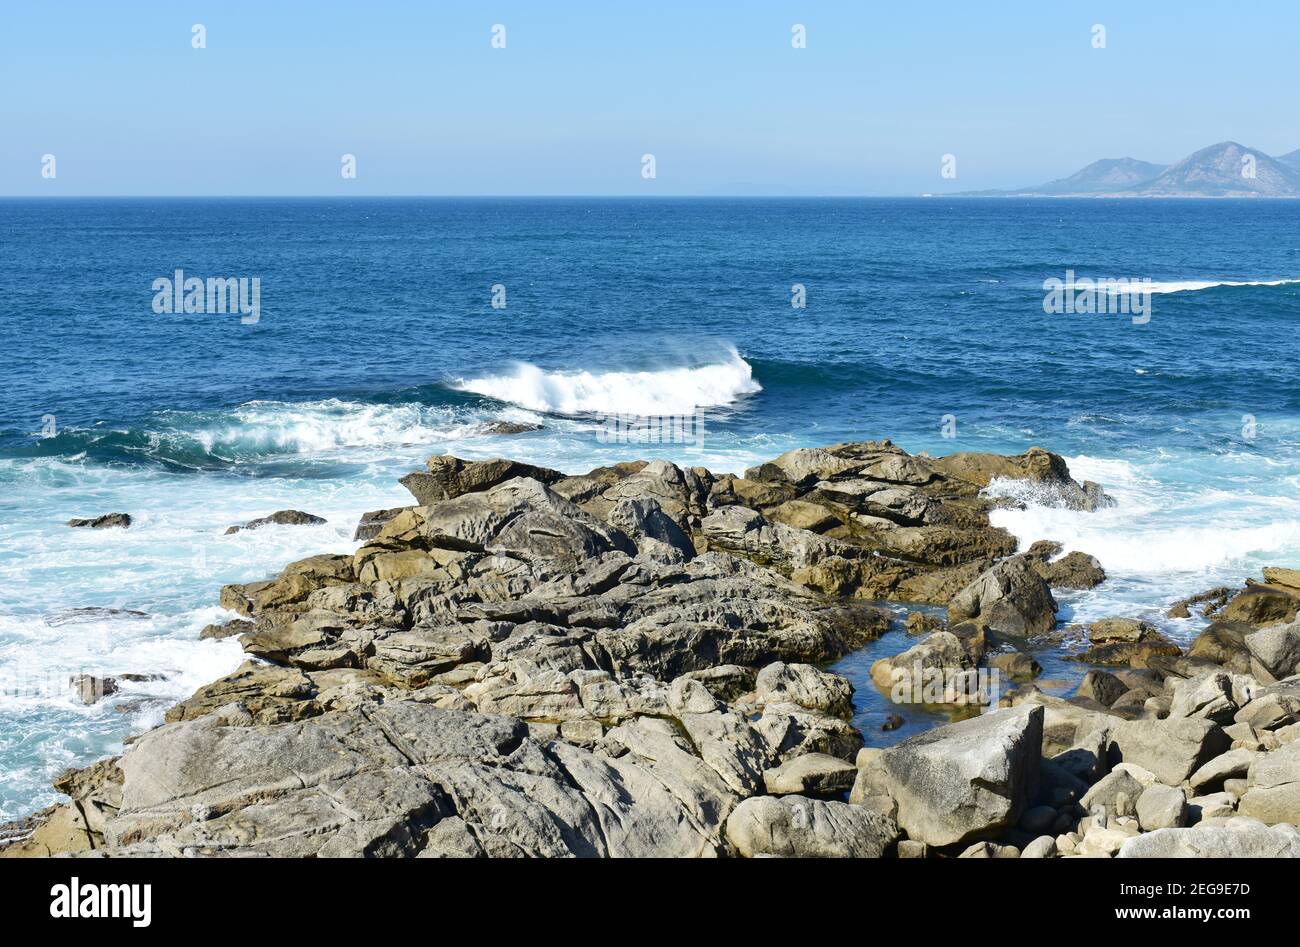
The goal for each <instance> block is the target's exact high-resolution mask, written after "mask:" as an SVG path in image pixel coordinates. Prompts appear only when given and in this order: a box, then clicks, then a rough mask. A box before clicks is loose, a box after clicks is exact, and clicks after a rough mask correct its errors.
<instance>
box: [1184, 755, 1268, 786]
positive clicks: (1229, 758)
mask: <svg viewBox="0 0 1300 947" xmlns="http://www.w3.org/2000/svg"><path fill="white" fill-rule="evenodd" d="M1257 755H1258V754H1257V753H1256V752H1255V751H1254V750H1244V749H1237V750H1229V751H1228V752H1227V753H1220V754H1219V755H1218V756H1216V757H1213V758H1212V759H1210V760H1208V761H1206V763H1205V764H1204V765H1202V766H1201V767H1199V768H1198V769H1197V770H1196V772H1194V773H1192V775H1191V776H1190V777H1189V778H1188V781H1187V782H1188V785H1190V786H1191V787H1192V789H1193V790H1194V791H1195V792H1197V793H1198V794H1207V793H1212V792H1214V791H1216V790H1218V789H1220V788H1221V787H1222V786H1223V783H1224V780H1227V779H1233V778H1235V777H1240V776H1245V775H1246V774H1247V773H1248V772H1249V771H1250V764H1251V763H1253V762H1254V761H1255V757H1256V756H1257Z"/></svg>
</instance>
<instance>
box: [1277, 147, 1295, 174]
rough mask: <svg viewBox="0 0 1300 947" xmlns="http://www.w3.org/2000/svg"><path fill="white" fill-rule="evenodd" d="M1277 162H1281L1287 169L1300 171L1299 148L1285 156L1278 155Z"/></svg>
mask: <svg viewBox="0 0 1300 947" xmlns="http://www.w3.org/2000/svg"><path fill="white" fill-rule="evenodd" d="M1277 160H1278V161H1281V162H1282V163H1283V164H1284V165H1286V166H1287V167H1291V168H1295V169H1296V170H1297V171H1300V148H1297V149H1296V150H1295V151H1293V152H1291V153H1290V154H1286V155H1278V156H1277Z"/></svg>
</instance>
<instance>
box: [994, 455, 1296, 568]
mask: <svg viewBox="0 0 1300 947" xmlns="http://www.w3.org/2000/svg"><path fill="white" fill-rule="evenodd" d="M1068 463H1069V466H1070V471H1071V473H1072V475H1073V476H1075V477H1076V478H1078V479H1081V480H1082V479H1088V480H1096V481H1098V482H1100V483H1101V484H1102V485H1103V486H1104V487H1105V489H1106V492H1107V493H1108V494H1110V495H1111V496H1112V497H1113V498H1114V499H1115V500H1116V501H1117V503H1116V505H1115V506H1112V507H1108V508H1104V509H1100V510H1097V511H1095V512H1082V511H1079V510H1074V509H1070V508H1069V507H1068V506H1066V505H1065V504H1063V503H1061V502H1057V501H1056V498H1055V497H1054V496H1052V495H1051V492H1050V491H1042V490H1041V488H1036V486H1035V485H1033V484H1027V483H1024V482H1023V481H1020V482H1014V481H1012V482H1005V483H999V484H995V485H991V487H992V489H990V490H989V491H987V492H988V495H990V496H1002V497H1006V498H1009V499H1013V500H1018V501H1020V503H1021V504H1023V506H1022V508H1020V509H1009V510H996V511H994V512H993V513H992V514H991V515H990V520H991V521H992V523H993V524H994V525H995V526H1001V527H1003V528H1005V529H1007V530H1008V531H1010V532H1011V533H1012V535H1014V536H1015V537H1016V538H1017V539H1018V540H1019V541H1020V544H1021V546H1022V548H1023V547H1026V546H1028V545H1029V544H1030V543H1032V542H1034V541H1035V540H1038V539H1053V540H1056V541H1058V542H1060V543H1062V545H1063V546H1064V547H1065V548H1066V549H1067V550H1078V551H1081V552H1086V553H1089V554H1091V555H1093V556H1096V557H1097V559H1099V560H1100V561H1101V563H1102V566H1103V567H1104V568H1105V569H1106V570H1107V572H1108V573H1111V574H1118V575H1120V576H1127V577H1130V578H1139V577H1141V578H1145V579H1147V580H1152V581H1156V582H1158V583H1160V582H1164V583H1166V584H1167V583H1168V580H1169V579H1170V578H1172V577H1174V576H1177V575H1179V574H1183V575H1190V576H1202V577H1206V576H1209V575H1211V574H1213V573H1214V572H1215V571H1216V570H1220V569H1227V570H1228V573H1227V574H1225V575H1224V576H1222V579H1223V580H1224V581H1225V582H1240V581H1241V580H1242V578H1244V576H1242V575H1237V574H1236V573H1237V572H1239V571H1242V570H1246V574H1249V570H1251V569H1252V568H1254V567H1253V566H1252V565H1250V562H1251V560H1252V559H1255V558H1260V557H1262V558H1263V560H1264V561H1272V560H1273V559H1274V557H1281V558H1287V557H1289V556H1290V555H1291V554H1292V551H1294V550H1296V549H1297V548H1300V503H1297V502H1296V501H1295V500H1294V499H1293V498H1289V497H1283V496H1268V495H1263V496H1260V495H1253V494H1248V493H1245V494H1236V493H1225V492H1224V491H1222V490H1219V489H1215V488H1212V487H1209V486H1202V487H1200V488H1192V489H1184V490H1176V489H1172V485H1170V484H1165V483H1161V482H1160V481H1159V480H1157V479H1155V478H1154V477H1152V476H1151V475H1150V473H1149V472H1148V471H1145V470H1143V469H1141V468H1139V467H1138V466H1137V465H1135V464H1133V463H1131V462H1129V461H1125V460H1118V459H1102V458H1094V457H1087V456H1078V457H1071V458H1068ZM1195 581H1196V582H1204V581H1205V579H1204V578H1201V579H1196V580H1195ZM1208 584H1212V583H1208ZM1105 588H1106V587H1105V586H1102V587H1101V591H1104V590H1105ZM1192 590H1193V591H1198V590H1199V589H1196V588H1194V589H1192Z"/></svg>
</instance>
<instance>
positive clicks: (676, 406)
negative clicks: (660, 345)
mask: <svg viewBox="0 0 1300 947" xmlns="http://www.w3.org/2000/svg"><path fill="white" fill-rule="evenodd" d="M456 388H458V389H459V390H461V391H469V392H473V393H475V394H480V395H486V396H487V397H489V398H495V399H496V400H498V401H505V402H508V403H510V404H517V405H521V406H523V407H525V408H529V409H531V410H533V411H545V412H548V413H551V414H582V413H602V414H629V415H642V416H654V415H681V414H689V413H691V412H693V411H694V410H695V409H696V408H710V407H721V406H725V405H729V404H734V403H735V402H736V401H737V400H738V399H740V398H741V397H742V396H743V395H746V394H752V393H754V392H757V391H761V390H762V386H761V385H759V383H758V382H757V381H755V380H754V372H753V368H752V367H751V366H750V364H749V363H748V362H746V361H745V360H744V359H743V358H741V357H740V355H739V353H737V352H736V351H735V349H732V350H731V351H730V352H729V354H728V356H727V357H726V358H725V359H724V360H722V361H720V362H714V363H711V364H706V365H699V366H694V367H675V368H665V369H660V370H658V371H639V372H630V371H610V372H589V371H573V372H547V371H544V370H542V369H540V368H538V367H537V366H536V365H530V364H528V363H524V362H521V363H519V364H517V365H516V366H515V369H514V371H513V372H511V373H510V374H508V375H487V376H484V377H481V378H466V379H461V380H460V381H459V382H457V383H456Z"/></svg>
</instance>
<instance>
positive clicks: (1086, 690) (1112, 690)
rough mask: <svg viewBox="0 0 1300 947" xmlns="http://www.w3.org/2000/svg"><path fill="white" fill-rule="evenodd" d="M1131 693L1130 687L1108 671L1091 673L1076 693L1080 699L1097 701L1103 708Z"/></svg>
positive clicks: (1085, 677)
mask: <svg viewBox="0 0 1300 947" xmlns="http://www.w3.org/2000/svg"><path fill="white" fill-rule="evenodd" d="M1128 691H1129V686H1128V685H1127V684H1125V683H1124V682H1123V681H1121V680H1120V679H1119V678H1118V677H1116V676H1115V675H1114V674H1111V673H1109V672H1107V671H1089V672H1088V673H1087V674H1085V675H1084V676H1083V680H1082V681H1080V682H1079V689H1078V690H1076V691H1075V695H1076V696H1078V697H1086V698H1088V699H1089V700H1095V701H1096V702H1097V703H1099V704H1101V705H1102V706H1103V707H1109V706H1111V705H1112V704H1114V703H1115V701H1117V700H1119V699H1120V697H1121V696H1123V695H1124V694H1126V693H1127V692H1128Z"/></svg>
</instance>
